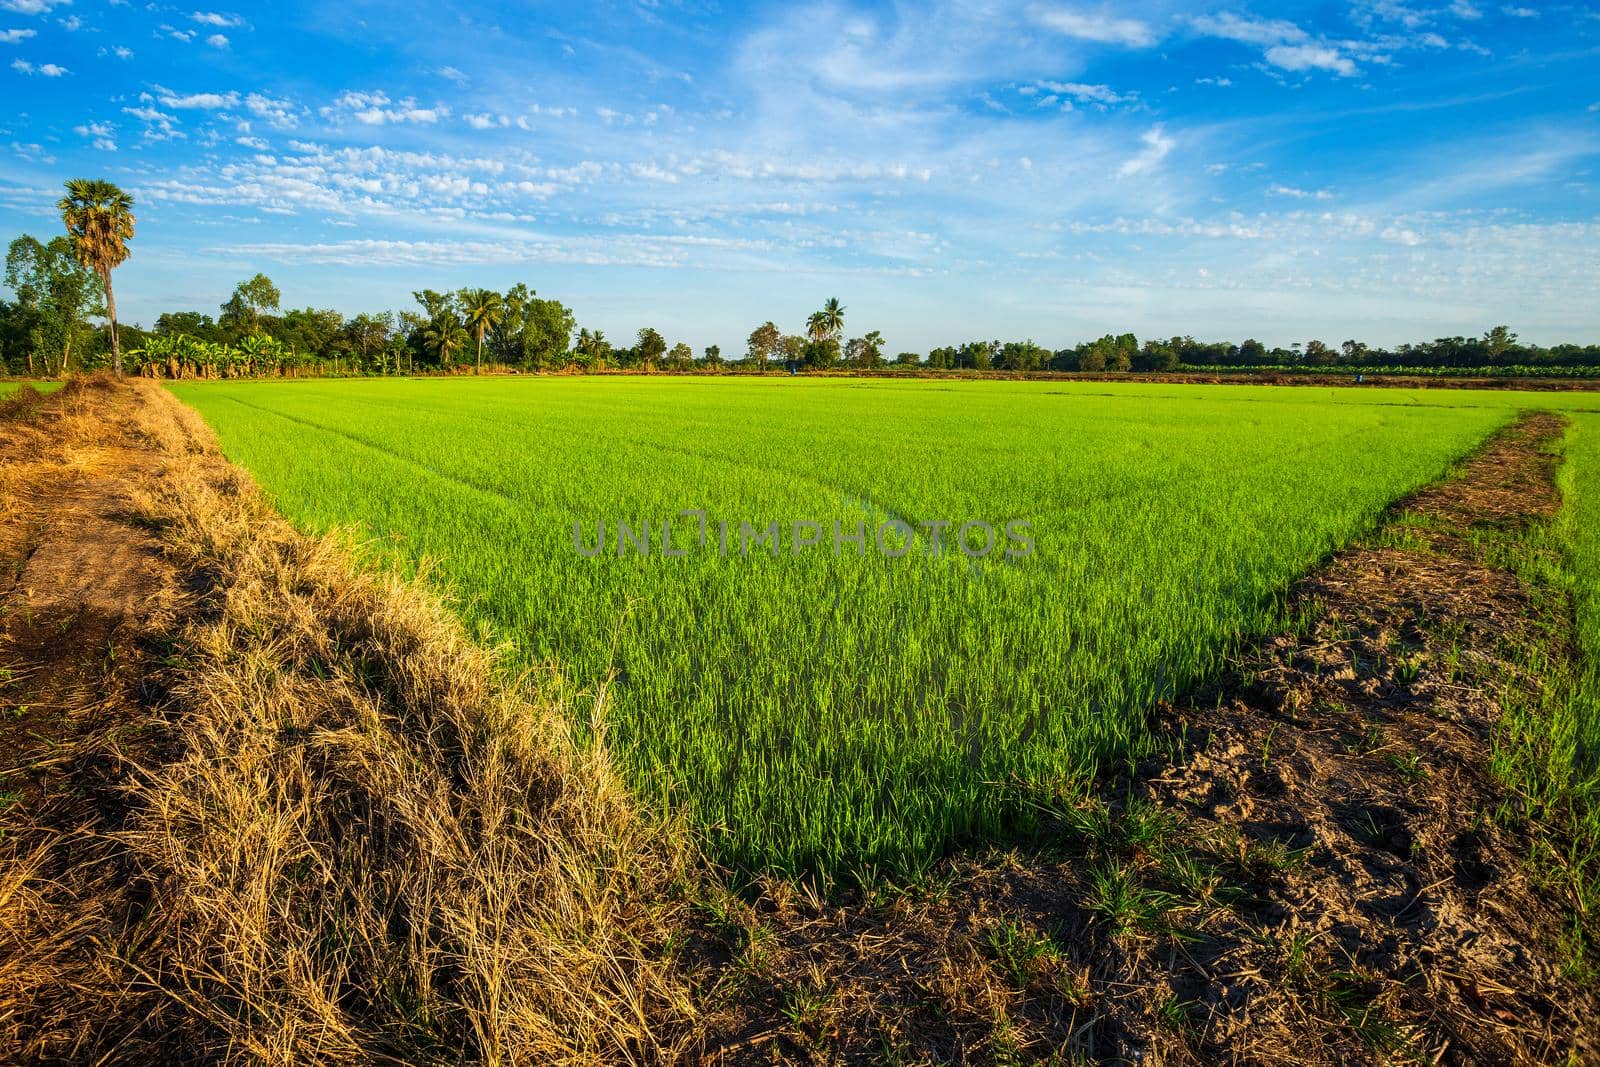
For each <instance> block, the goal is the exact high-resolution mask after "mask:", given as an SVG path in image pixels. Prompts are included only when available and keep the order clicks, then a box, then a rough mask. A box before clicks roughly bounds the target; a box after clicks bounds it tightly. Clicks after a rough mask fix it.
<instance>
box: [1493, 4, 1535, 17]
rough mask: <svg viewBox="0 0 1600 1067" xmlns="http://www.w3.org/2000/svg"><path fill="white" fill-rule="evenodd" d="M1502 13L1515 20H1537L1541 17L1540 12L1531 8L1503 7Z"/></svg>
mask: <svg viewBox="0 0 1600 1067" xmlns="http://www.w3.org/2000/svg"><path fill="white" fill-rule="evenodd" d="M1500 11H1501V13H1502V14H1506V15H1510V16H1511V17H1512V18H1514V19H1536V18H1538V17H1539V12H1537V11H1535V10H1534V9H1533V8H1531V7H1503V8H1501V9H1500Z"/></svg>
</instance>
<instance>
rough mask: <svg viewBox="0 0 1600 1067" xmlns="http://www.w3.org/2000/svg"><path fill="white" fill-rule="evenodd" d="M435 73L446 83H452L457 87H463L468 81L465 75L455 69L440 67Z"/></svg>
mask: <svg viewBox="0 0 1600 1067" xmlns="http://www.w3.org/2000/svg"><path fill="white" fill-rule="evenodd" d="M436 73H437V74H438V75H439V77H441V78H444V79H446V80H447V81H453V82H455V83H456V84H457V85H465V84H467V82H468V81H469V80H470V79H469V78H468V77H467V76H466V74H465V73H463V72H462V71H459V70H457V69H456V68H455V67H440V68H439V69H438V71H437V72H436Z"/></svg>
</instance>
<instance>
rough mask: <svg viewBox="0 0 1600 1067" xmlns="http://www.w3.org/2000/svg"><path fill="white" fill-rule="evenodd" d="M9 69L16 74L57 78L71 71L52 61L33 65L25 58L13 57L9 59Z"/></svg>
mask: <svg viewBox="0 0 1600 1067" xmlns="http://www.w3.org/2000/svg"><path fill="white" fill-rule="evenodd" d="M11 69H12V70H14V71H16V72H17V73H18V74H38V75H40V76H42V77H45V78H59V77H61V76H62V75H64V74H71V73H72V71H70V70H68V69H67V68H66V67H59V66H57V65H56V64H54V63H40V64H38V65H37V66H35V65H34V64H32V63H29V62H28V61H27V60H26V59H13V60H12V61H11Z"/></svg>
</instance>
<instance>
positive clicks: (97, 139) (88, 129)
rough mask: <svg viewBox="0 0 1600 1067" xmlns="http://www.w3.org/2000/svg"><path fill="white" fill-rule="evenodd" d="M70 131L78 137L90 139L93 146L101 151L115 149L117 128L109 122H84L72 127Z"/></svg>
mask: <svg viewBox="0 0 1600 1067" xmlns="http://www.w3.org/2000/svg"><path fill="white" fill-rule="evenodd" d="M72 132H73V133H76V134H77V135H78V136H79V137H88V138H90V139H92V141H93V143H94V147H95V148H97V149H99V150H100V151H102V152H115V151H116V150H117V142H116V136H117V128H116V127H115V126H113V125H111V123H109V122H86V123H84V124H83V125H82V126H75V127H73V131H72Z"/></svg>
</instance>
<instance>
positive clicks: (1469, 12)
mask: <svg viewBox="0 0 1600 1067" xmlns="http://www.w3.org/2000/svg"><path fill="white" fill-rule="evenodd" d="M1450 14H1452V15H1454V16H1455V17H1456V18H1458V19H1481V18H1483V12H1482V11H1479V10H1478V9H1477V7H1475V6H1474V5H1473V4H1472V3H1471V2H1470V0H1455V2H1454V3H1452V4H1451V5H1450Z"/></svg>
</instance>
